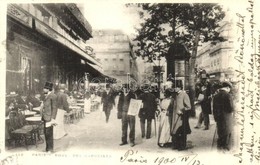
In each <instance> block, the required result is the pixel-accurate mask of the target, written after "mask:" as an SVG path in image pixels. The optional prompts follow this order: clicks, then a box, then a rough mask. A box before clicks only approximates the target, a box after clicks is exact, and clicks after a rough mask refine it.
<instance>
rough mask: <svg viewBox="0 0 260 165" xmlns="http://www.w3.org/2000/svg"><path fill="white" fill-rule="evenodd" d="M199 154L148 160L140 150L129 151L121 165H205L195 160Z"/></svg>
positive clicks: (123, 157) (121, 160) (121, 159)
mask: <svg viewBox="0 0 260 165" xmlns="http://www.w3.org/2000/svg"><path fill="white" fill-rule="evenodd" d="M196 157H197V154H190V155H185V156H180V157H167V156H158V157H154V158H151V157H150V156H149V158H146V157H145V156H144V155H142V154H141V153H140V152H139V151H138V150H127V151H126V152H125V154H124V155H123V156H122V157H120V162H121V163H136V164H149V165H151V164H154V165H170V164H176V165H177V164H191V165H203V164H202V163H201V161H200V160H197V159H195V158H196Z"/></svg>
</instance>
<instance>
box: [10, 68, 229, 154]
mask: <svg viewBox="0 0 260 165" xmlns="http://www.w3.org/2000/svg"><path fill="white" fill-rule="evenodd" d="M195 88H196V101H195V105H196V106H200V107H201V113H200V114H199V118H198V122H197V124H196V125H195V126H194V128H195V129H200V128H201V126H202V123H203V124H204V127H203V129H204V130H205V131H207V130H209V129H210V118H209V115H210V114H213V116H214V120H215V122H216V129H217V131H216V132H217V136H218V139H217V148H218V149H221V150H230V149H231V147H232V146H231V139H232V138H233V112H234V108H233V98H232V97H233V96H232V94H231V90H232V84H231V83H230V82H222V83H217V84H212V83H210V82H209V81H208V75H207V74H206V73H202V74H201V75H200V81H199V82H198V83H197V84H196V86H195ZM150 89H151V88H150V85H149V84H144V85H142V86H141V87H140V88H138V89H137V90H132V88H131V86H130V84H123V85H122V88H120V89H118V90H115V89H114V88H112V86H111V84H107V85H106V86H105V89H101V88H100V89H95V90H83V91H81V92H79V91H72V92H70V93H69V92H67V88H66V85H65V84H60V85H59V88H58V90H56V91H54V89H53V84H52V83H50V82H46V84H45V86H44V88H43V94H44V95H43V96H41V95H40V94H35V93H30V94H29V95H28V96H27V97H26V96H24V95H23V94H22V93H20V94H19V95H16V94H15V93H11V94H10V95H8V96H7V98H8V99H7V106H6V107H7V108H6V116H8V115H10V113H14V112H18V111H20V110H26V109H29V110H32V109H33V108H34V107H41V110H40V116H41V120H42V121H43V123H44V135H45V141H46V151H47V152H53V139H60V138H62V137H64V136H66V135H67V133H66V131H65V125H64V116H65V114H66V113H69V112H70V111H71V108H69V107H70V105H73V103H75V100H76V99H82V100H84V103H83V106H84V112H85V113H89V112H90V111H91V109H92V108H93V107H91V106H93V104H92V103H93V100H97V101H96V102H97V104H95V105H94V109H102V111H103V112H104V116H105V122H106V123H108V122H109V119H110V114H111V110H112V109H113V108H114V107H116V108H117V118H118V119H120V120H121V122H122V127H121V128H122V129H121V131H122V136H121V143H120V146H123V145H126V144H128V142H129V143H130V146H131V147H134V146H135V145H136V143H135V138H136V136H135V134H136V132H135V127H136V117H139V119H140V128H141V136H142V138H146V139H150V138H151V137H152V121H153V120H154V122H156V121H159V123H158V131H155V132H157V133H158V136H157V137H158V140H157V145H158V146H160V147H171V148H172V149H177V150H180V151H181V150H186V149H187V148H188V147H189V146H187V135H189V134H191V128H190V124H189V117H190V116H191V101H190V97H189V95H188V93H186V91H185V90H183V84H182V81H175V82H171V83H170V86H169V87H167V88H166V89H164V91H163V93H164V97H163V98H160V97H159V98H158V97H156V96H155V94H154V92H153V91H151V90H150ZM131 100H139V101H140V102H141V104H140V107H139V109H138V114H136V115H133V114H130V112H129V111H131V110H130V104H131ZM155 127H156V126H155ZM12 129H13V128H12ZM128 129H129V131H128ZM7 131H9V132H10V130H8V129H7ZM128 132H129V135H128ZM128 137H129V141H128V140H127V139H128Z"/></svg>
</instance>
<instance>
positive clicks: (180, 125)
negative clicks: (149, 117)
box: [170, 81, 191, 150]
mask: <svg viewBox="0 0 260 165" xmlns="http://www.w3.org/2000/svg"><path fill="white" fill-rule="evenodd" d="M182 89H183V85H182V82H181V81H180V82H179V81H178V83H176V84H175V92H176V95H175V98H174V100H175V102H174V103H175V104H174V107H173V113H172V118H171V119H170V124H171V135H172V147H173V149H178V150H185V149H186V141H187V134H190V133H191V129H190V125H189V111H190V109H191V104H190V99H189V96H188V94H187V93H186V92H185V91H183V90H182Z"/></svg>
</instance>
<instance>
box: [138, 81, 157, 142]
mask: <svg viewBox="0 0 260 165" xmlns="http://www.w3.org/2000/svg"><path fill="white" fill-rule="evenodd" d="M149 88H150V86H149V85H148V84H145V85H144V88H143V90H144V93H142V94H141V95H140V97H139V99H140V100H142V102H143V107H142V108H141V109H140V111H139V118H140V124H141V132H142V138H144V137H145V136H146V139H150V138H151V131H152V120H153V119H154V118H155V111H156V109H157V102H156V97H155V96H154V95H153V94H151V93H150V92H149ZM145 121H147V130H146V134H145Z"/></svg>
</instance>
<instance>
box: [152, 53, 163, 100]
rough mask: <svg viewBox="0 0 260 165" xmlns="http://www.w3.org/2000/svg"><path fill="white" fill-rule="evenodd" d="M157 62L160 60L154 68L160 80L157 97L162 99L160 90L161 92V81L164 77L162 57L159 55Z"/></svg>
mask: <svg viewBox="0 0 260 165" xmlns="http://www.w3.org/2000/svg"><path fill="white" fill-rule="evenodd" d="M157 60H158V65H156V64H155V63H154V64H155V66H154V67H153V72H154V73H155V76H156V75H157V76H156V77H157V78H158V81H157V83H158V89H157V97H158V98H160V90H161V79H162V76H161V74H162V73H163V69H162V66H163V65H161V56H160V55H159V56H158V57H157Z"/></svg>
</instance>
